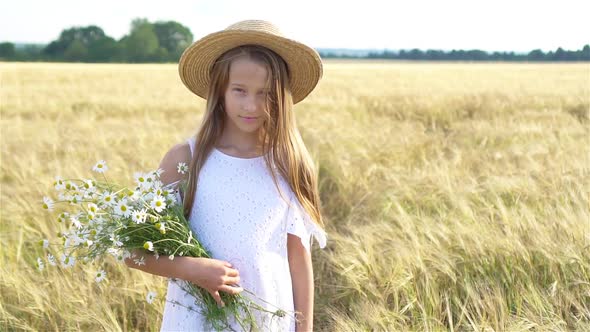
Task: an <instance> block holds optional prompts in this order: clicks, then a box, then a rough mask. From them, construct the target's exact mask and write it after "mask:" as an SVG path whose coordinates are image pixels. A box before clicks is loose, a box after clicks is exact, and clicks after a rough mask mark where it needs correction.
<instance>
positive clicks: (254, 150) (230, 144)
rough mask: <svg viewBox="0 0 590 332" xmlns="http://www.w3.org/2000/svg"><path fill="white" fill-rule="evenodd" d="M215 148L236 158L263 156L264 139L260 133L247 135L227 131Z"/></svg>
mask: <svg viewBox="0 0 590 332" xmlns="http://www.w3.org/2000/svg"><path fill="white" fill-rule="evenodd" d="M215 147H216V148H218V149H220V150H222V151H224V152H229V153H230V154H233V155H236V156H243V157H246V158H247V157H252V156H259V155H261V154H262V139H261V138H260V135H259V133H256V134H250V135H246V134H244V133H235V132H233V133H232V132H229V131H227V130H225V131H224V132H223V134H222V135H221V137H220V138H219V139H218V140H217V142H216V143H215Z"/></svg>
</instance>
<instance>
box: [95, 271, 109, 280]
mask: <svg viewBox="0 0 590 332" xmlns="http://www.w3.org/2000/svg"><path fill="white" fill-rule="evenodd" d="M106 277H107V274H106V272H105V271H104V270H100V271H98V272H96V278H95V279H94V280H96V282H101V281H103V280H104V279H105V278H106Z"/></svg>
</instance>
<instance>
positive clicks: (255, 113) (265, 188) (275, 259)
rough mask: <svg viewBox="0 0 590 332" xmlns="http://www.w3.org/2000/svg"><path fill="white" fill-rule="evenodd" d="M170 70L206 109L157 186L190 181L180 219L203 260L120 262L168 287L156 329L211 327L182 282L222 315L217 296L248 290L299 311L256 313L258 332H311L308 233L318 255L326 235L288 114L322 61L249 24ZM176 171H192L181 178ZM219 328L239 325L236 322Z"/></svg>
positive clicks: (259, 24)
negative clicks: (182, 166) (202, 292)
mask: <svg viewBox="0 0 590 332" xmlns="http://www.w3.org/2000/svg"><path fill="white" fill-rule="evenodd" d="M179 73H180V77H181V79H182V82H183V83H184V84H185V85H186V86H187V87H188V88H189V90H190V91H192V92H193V93H195V94H196V95H198V96H200V97H202V98H205V99H206V100H207V108H206V110H205V114H204V116H203V119H202V122H201V124H200V127H199V128H198V131H197V132H196V134H195V135H194V136H193V137H190V138H189V139H187V140H186V142H183V143H180V144H177V145H175V146H174V147H172V148H171V149H170V150H169V151H168V152H167V153H166V154H165V156H164V158H163V159H162V161H161V163H160V166H159V168H161V169H162V170H164V172H163V173H162V175H161V180H162V182H163V183H164V184H169V183H174V182H177V181H179V180H187V181H188V184H189V186H188V188H187V190H186V193H183V194H182V196H183V197H182V198H183V202H184V208H185V215H186V216H187V219H188V220H189V223H190V226H191V229H192V231H193V233H194V234H196V235H195V237H196V238H197V239H198V240H199V241H200V242H201V243H202V244H203V246H204V247H205V248H206V249H207V250H208V251H209V252H210V253H211V257H212V258H210V259H209V258H193V257H176V258H174V259H173V260H169V259H162V258H159V259H158V258H157V257H154V256H153V255H151V256H150V255H148V259H147V260H146V264H145V265H141V266H138V265H134V264H133V263H132V262H131V261H130V260H129V261H126V262H127V264H128V266H130V267H133V268H136V269H140V270H142V271H145V272H148V273H152V274H156V275H160V276H164V277H168V278H169V279H168V280H169V282H168V290H167V294H166V304H165V308H164V314H163V317H162V325H161V330H162V331H209V330H213V327H212V326H210V325H208V324H207V322H206V319H205V316H204V315H201V314H200V313H199V312H198V310H191V309H193V308H195V307H198V302H196V299H195V297H193V296H191V295H189V294H188V293H186V292H185V291H184V290H183V287H182V283H186V282H192V283H194V284H196V285H198V286H201V287H203V288H204V289H206V290H207V291H208V292H209V293H210V294H211V295H212V296H213V297H214V298H215V300H216V301H217V303H218V305H220V306H223V305H224V303H223V301H222V299H221V297H220V292H227V293H230V294H238V293H240V292H242V291H243V290H244V289H246V290H249V291H251V292H252V293H253V294H255V295H256V297H258V298H259V299H256V298H255V297H249V298H251V299H252V300H253V301H255V302H256V303H258V304H259V305H261V306H263V307H266V308H268V309H269V310H270V311H274V310H276V308H277V307H278V308H280V309H283V310H285V311H287V312H297V314H296V315H292V314H291V315H285V316H284V317H277V316H271V315H270V314H267V313H265V312H263V311H260V312H255V315H256V321H257V325H258V327H259V328H260V330H262V331H310V330H312V327H313V324H312V323H313V302H314V278H313V270H312V262H311V244H312V243H313V241H312V236H313V237H315V238H316V240H317V241H318V242H319V245H320V247H321V248H324V247H325V245H326V233H325V231H324V230H323V229H322V228H323V220H322V216H321V213H320V199H319V193H318V189H317V175H316V173H315V170H314V166H313V160H312V159H311V157H310V155H309V153H308V151H307V149H306V148H305V145H304V143H303V141H302V139H301V136H300V134H299V131H298V129H297V126H296V123H295V116H294V113H293V112H294V111H293V105H294V104H296V103H298V102H300V101H301V100H303V99H304V98H305V97H306V96H307V95H308V94H309V93H310V92H311V91H312V90H313V89H314V88H315V86H316V85H317V83H318V81H319V80H320V78H321V76H322V63H321V59H320V57H319V55H318V54H317V52H316V51H315V50H313V49H312V48H310V47H308V46H306V45H304V44H302V43H299V42H297V41H294V40H292V39H289V38H286V37H284V36H283V35H282V34H281V32H280V31H279V30H278V29H277V27H275V26H274V25H272V24H271V23H269V22H266V21H259V20H248V21H241V22H238V23H235V24H233V25H231V26H229V27H228V28H226V29H224V30H222V31H218V32H215V33H212V34H209V35H207V36H205V37H204V38H202V39H200V40H198V41H196V42H195V43H194V44H192V45H191V46H189V47H188V48H187V49H186V50H185V52H184V53H183V55H182V57H181V59H180V62H179ZM179 163H186V164H187V165H189V172H188V173H186V174H184V175H183V174H181V173H180V172H178V171H177V165H178V164H179ZM241 295H244V296H246V297H248V296H249V294H247V293H246V292H243V293H241ZM228 330H241V328H240V325H238V324H236V323H235V321H233V322H232V323H231V324H230V326H228Z"/></svg>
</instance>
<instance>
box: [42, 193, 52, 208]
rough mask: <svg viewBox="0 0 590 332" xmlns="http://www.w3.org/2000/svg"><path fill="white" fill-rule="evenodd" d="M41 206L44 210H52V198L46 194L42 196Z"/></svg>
mask: <svg viewBox="0 0 590 332" xmlns="http://www.w3.org/2000/svg"><path fill="white" fill-rule="evenodd" d="M43 208H44V209H45V210H49V211H53V200H52V199H51V198H49V197H47V196H45V197H43Z"/></svg>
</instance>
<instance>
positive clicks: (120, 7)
mask: <svg viewBox="0 0 590 332" xmlns="http://www.w3.org/2000/svg"><path fill="white" fill-rule="evenodd" d="M588 13H590V1H588V0H585V1H582V0H560V1H546V0H537V1H530V0H510V1H508V0H492V1H488V0H486V1H483V0H482V1H478V0H470V1H468V0H438V1H437V0H406V1H376V0H362V1H347V0H339V1H333V0H324V1H322V0H291V1H279V0H250V1H236V0H209V1H196V0H193V1H188V0H170V1H161V0H160V1H153V0H143V1H138V0H101V1H93V2H89V1H79V0H78V1H74V0H51V1H42V0H38V1H33V0H18V1H2V2H1V3H0V41H11V42H32V43H48V42H50V41H52V40H55V39H57V38H58V37H59V34H60V32H61V31H62V30H63V29H65V28H69V27H72V26H87V25H97V26H99V27H101V28H102V29H103V30H104V31H105V33H106V34H107V35H109V36H111V37H113V38H115V39H119V38H121V37H123V36H124V35H125V34H127V33H128V32H129V27H130V24H131V20H132V19H134V18H138V17H142V18H147V19H148V20H150V21H151V22H154V21H158V20H163V21H168V20H173V21H177V22H179V23H181V24H183V25H185V26H187V27H189V28H190V30H191V31H192V33H193V35H194V37H195V40H196V39H199V38H201V37H203V36H205V35H206V34H207V33H210V32H214V31H217V30H221V29H223V28H225V27H227V26H228V25H230V24H232V23H234V22H237V21H240V20H244V19H265V20H270V21H272V22H273V23H275V24H276V25H278V26H279V28H280V29H281V30H282V31H283V33H284V34H285V35H287V37H291V38H293V39H297V40H300V41H302V42H304V43H306V44H308V45H310V46H312V47H314V48H357V49H364V48H376V49H411V48H419V49H423V50H426V49H442V50H450V49H481V50H486V51H516V52H528V51H530V50H532V49H536V48H540V49H542V50H543V51H549V50H555V49H556V48H557V47H562V48H564V49H570V50H577V49H581V48H582V46H583V45H584V44H590V27H589V23H588V22H589V20H588Z"/></svg>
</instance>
